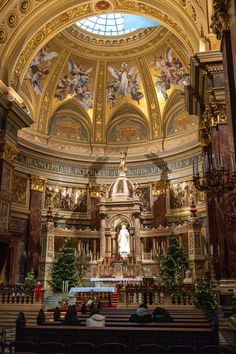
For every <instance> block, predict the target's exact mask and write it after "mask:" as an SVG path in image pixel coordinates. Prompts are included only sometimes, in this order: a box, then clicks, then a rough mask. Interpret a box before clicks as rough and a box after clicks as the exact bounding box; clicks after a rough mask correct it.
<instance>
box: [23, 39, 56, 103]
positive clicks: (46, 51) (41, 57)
mask: <svg viewBox="0 0 236 354" xmlns="http://www.w3.org/2000/svg"><path fill="white" fill-rule="evenodd" d="M58 55H59V54H58V53H57V52H56V51H53V50H50V48H49V46H48V45H46V46H44V47H43V48H42V49H40V51H39V52H38V53H37V55H36V56H35V58H34V59H33V61H32V62H31V64H30V66H29V68H28V70H27V72H26V74H25V77H24V79H25V80H29V81H30V83H31V85H32V88H33V90H34V93H35V94H36V95H37V96H41V95H42V91H43V87H42V86H43V85H42V82H43V80H45V79H46V77H47V75H48V74H49V67H50V65H51V63H52V62H53V61H54V59H55V58H56V57H58Z"/></svg>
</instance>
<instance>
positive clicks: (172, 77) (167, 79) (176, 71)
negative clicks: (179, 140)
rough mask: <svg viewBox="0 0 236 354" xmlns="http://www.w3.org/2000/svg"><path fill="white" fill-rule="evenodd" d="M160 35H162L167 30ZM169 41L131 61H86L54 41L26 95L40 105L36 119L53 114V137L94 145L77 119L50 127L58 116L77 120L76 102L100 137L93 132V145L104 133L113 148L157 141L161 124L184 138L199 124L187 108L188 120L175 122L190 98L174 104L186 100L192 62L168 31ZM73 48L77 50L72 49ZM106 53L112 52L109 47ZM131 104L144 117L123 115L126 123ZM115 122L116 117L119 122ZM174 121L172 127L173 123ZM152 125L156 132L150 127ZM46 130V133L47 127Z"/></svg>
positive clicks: (36, 65)
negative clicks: (155, 134)
mask: <svg viewBox="0 0 236 354" xmlns="http://www.w3.org/2000/svg"><path fill="white" fill-rule="evenodd" d="M159 32H160V33H162V32H161V28H160V29H159ZM159 32H158V33H159ZM163 36H167V37H166V40H165V41H164V40H163V41H162V42H160V43H161V44H160V45H159V42H158V41H157V42H156V45H153V46H152V47H151V49H150V50H149V51H148V52H147V53H144V54H142V55H141V54H140V53H139V54H138V55H136V56H135V57H132V58H130V59H129V58H128V57H123V56H120V55H119V56H118V55H116V54H115V52H114V56H113V57H112V55H111V59H108V58H106V55H107V54H106V55H105V53H106V52H105V51H104V52H101V55H100V57H99V58H98V59H97V60H95V59H94V58H93V59H92V58H90V56H89V55H88V56H86V54H85V53H86V51H85V52H83V53H81V51H79V50H78V51H76V50H71V51H70V50H68V48H66V51H65V48H64V47H63V46H62V45H61V42H60V41H58V40H57V39H56V40H54V39H52V40H51V41H50V42H49V43H48V44H47V45H45V46H44V47H43V48H41V49H40V51H39V52H38V53H37V55H36V56H35V58H34V59H33V60H32V62H31V64H30V66H29V67H28V69H27V71H26V74H25V77H24V80H23V85H22V93H23V95H25V97H26V96H27V98H28V99H29V102H35V101H37V100H40V105H39V108H38V112H35V111H34V112H33V114H35V117H38V118H37V119H40V117H43V114H45V115H46V114H47V119H48V123H47V124H48V125H47V128H46V127H45V131H46V132H49V131H50V129H51V133H52V134H53V135H57V136H58V134H59V133H60V139H63V137H64V139H65V140H68V139H70V134H71V138H72V140H74V141H79V140H82V141H88V140H89V139H88V136H87V135H86V134H84V135H83V134H82V135H81V132H82V131H83V126H81V127H79V125H78V126H77V127H76V128H74V124H75V123H74V121H73V119H69V120H68V119H67V120H63V121H60V122H59V121H58V122H57V125H55V124H56V123H55V119H54V121H53V124H52V122H51V123H50V121H51V119H52V117H54V116H55V114H64V115H65V117H68V116H70V115H72V116H73V115H75V116H76V112H75V110H74V106H73V104H72V102H75V101H76V102H77V104H78V105H79V106H80V107H81V112H82V115H83V117H84V119H85V121H87V120H88V117H89V120H90V124H92V126H93V129H94V132H95V133H92V131H90V133H89V135H90V139H91V141H93V139H94V138H93V137H94V135H95V134H98V130H99V129H102V134H103V137H101V140H100V141H101V142H102V141H103V142H106V141H107V142H108V143H111V144H117V143H119V142H122V143H125V144H129V143H135V142H136V143H137V142H142V141H143V142H144V141H148V140H150V139H152V130H151V129H152V126H156V127H157V126H158V125H159V126H161V127H163V128H162V129H163V133H162V134H163V136H164V135H166V134H167V135H171V136H173V135H175V134H179V133H180V131H185V130H186V129H187V130H188V129H191V126H192V125H193V121H192V119H191V118H188V116H187V115H186V113H184V109H183V108H184V107H182V112H183V117H181V115H180V116H178V121H177V120H176V119H175V121H174V120H173V116H174V115H175V112H176V111H177V109H178V111H179V108H180V105H182V106H184V99H183V100H182V99H181V100H179V99H176V100H174V99H173V97H175V95H176V93H178V94H179V93H180V92H182V93H183V98H184V86H185V85H187V84H188V71H187V66H186V63H187V57H186V54H185V53H184V52H181V51H180V50H179V49H176V47H177V46H176V47H175V46H174V43H175V41H176V45H177V44H178V41H177V40H176V38H175V37H174V35H170V34H169V35H167V32H163V34H162V38H163ZM68 43H69V42H68ZM70 47H73V46H72V45H71V44H70ZM75 47H76V46H75ZM174 47H175V48H174ZM110 50H112V47H110ZM106 51H107V53H108V48H106ZM89 52H90V49H88V53H89ZM130 52H131V53H132V51H130ZM133 52H134V53H135V49H134V50H133ZM175 92H176V93H175ZM169 102H170V103H169ZM173 102H174V105H175V104H176V110H175V112H170V113H168V112H169V111H171V110H173V107H174V105H173ZM126 105H129V106H130V107H132V106H133V107H134V109H138V111H139V112H140V114H137V115H136V113H134V114H132V115H131V116H129V115H126V116H125V117H124V112H123V113H120V114H121V115H120V118H119V117H117V114H116V112H119V111H120V112H121V111H122V107H126ZM177 106H178V107H177ZM34 109H35V105H34ZM36 109H37V107H36ZM138 111H137V112H138ZM158 111H159V112H158ZM45 112H46V113H45ZM83 112H84V113H83ZM113 117H116V118H115V121H114V120H113ZM140 117H141V118H140ZM153 117H154V118H153ZM33 118H34V117H33ZM37 119H36V118H35V121H36V120H37ZM124 119H125V120H124ZM136 119H138V120H136ZM140 119H141V120H140ZM153 119H155V120H159V121H153ZM166 119H167V120H166ZM41 120H42V119H41ZM127 120H128V121H127ZM142 120H143V122H142ZM162 120H163V121H162ZM164 120H165V122H164ZM169 120H170V121H171V122H172V123H168V121H169ZM66 122H67V123H68V124H69V127H68V129H66V127H65V125H66ZM127 122H128V123H127ZM180 122H183V123H182V124H180ZM114 123H115V125H114ZM147 123H148V124H149V126H150V130H149V128H148V130H147V128H145V127H147ZM97 124H98V125H97ZM176 124H177V125H178V127H177V128H176V127H175V126H176ZM185 125H186V127H187V128H185ZM41 127H43V128H44V125H43V124H42V125H41ZM50 127H51V128H50ZM166 127H168V128H167V130H166ZM34 128H35V127H34ZM35 129H36V130H37V127H36V128H35ZM73 129H75V131H74V130H73ZM76 129H77V130H76ZM39 130H40V127H39ZM69 131H70V132H71V133H68V132H69ZM72 131H73V132H72ZM84 131H85V130H84ZM65 132H66V133H65ZM122 132H123V133H124V132H125V134H123V133H122ZM76 134H77V135H76ZM99 134H100V133H99ZM122 134H123V135H122ZM74 135H75V136H74ZM160 135H161V134H160ZM100 136H101V135H100ZM107 139H108V140H107Z"/></svg>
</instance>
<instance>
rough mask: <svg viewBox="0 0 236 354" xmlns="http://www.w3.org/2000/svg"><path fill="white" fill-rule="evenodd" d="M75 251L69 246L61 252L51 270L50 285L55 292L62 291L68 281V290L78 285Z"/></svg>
mask: <svg viewBox="0 0 236 354" xmlns="http://www.w3.org/2000/svg"><path fill="white" fill-rule="evenodd" d="M76 263H77V262H76V255H75V249H74V248H73V247H71V246H70V245H69V244H65V246H64V247H63V248H62V249H61V250H60V252H59V254H58V256H57V257H56V258H55V260H54V262H53V264H52V268H51V270H50V284H51V285H52V287H53V290H54V291H62V283H63V281H68V285H69V286H68V290H69V289H70V288H71V287H72V286H76V285H77V284H78V270H77V264H76Z"/></svg>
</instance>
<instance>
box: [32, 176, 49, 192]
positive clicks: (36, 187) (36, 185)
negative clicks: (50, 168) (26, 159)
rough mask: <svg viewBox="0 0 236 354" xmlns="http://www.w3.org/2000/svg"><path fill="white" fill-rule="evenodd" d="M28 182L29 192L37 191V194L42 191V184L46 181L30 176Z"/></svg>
mask: <svg viewBox="0 0 236 354" xmlns="http://www.w3.org/2000/svg"><path fill="white" fill-rule="evenodd" d="M30 181H31V186H30V189H31V190H33V191H38V192H43V191H44V184H45V182H46V181H47V179H45V178H42V177H38V176H31V177H30Z"/></svg>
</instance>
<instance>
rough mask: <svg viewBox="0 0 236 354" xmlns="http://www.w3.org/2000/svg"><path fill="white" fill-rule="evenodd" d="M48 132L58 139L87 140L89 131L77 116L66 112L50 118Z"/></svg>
mask: <svg viewBox="0 0 236 354" xmlns="http://www.w3.org/2000/svg"><path fill="white" fill-rule="evenodd" d="M49 134H50V135H52V136H56V137H58V138H60V139H66V140H72V141H85V142H88V141H89V133H88V130H87V128H86V127H85V125H84V124H83V123H82V122H81V121H80V120H79V119H78V118H75V117H72V116H70V115H66V114H62V115H58V116H55V117H53V118H52V120H51V125H50V128H49Z"/></svg>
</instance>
